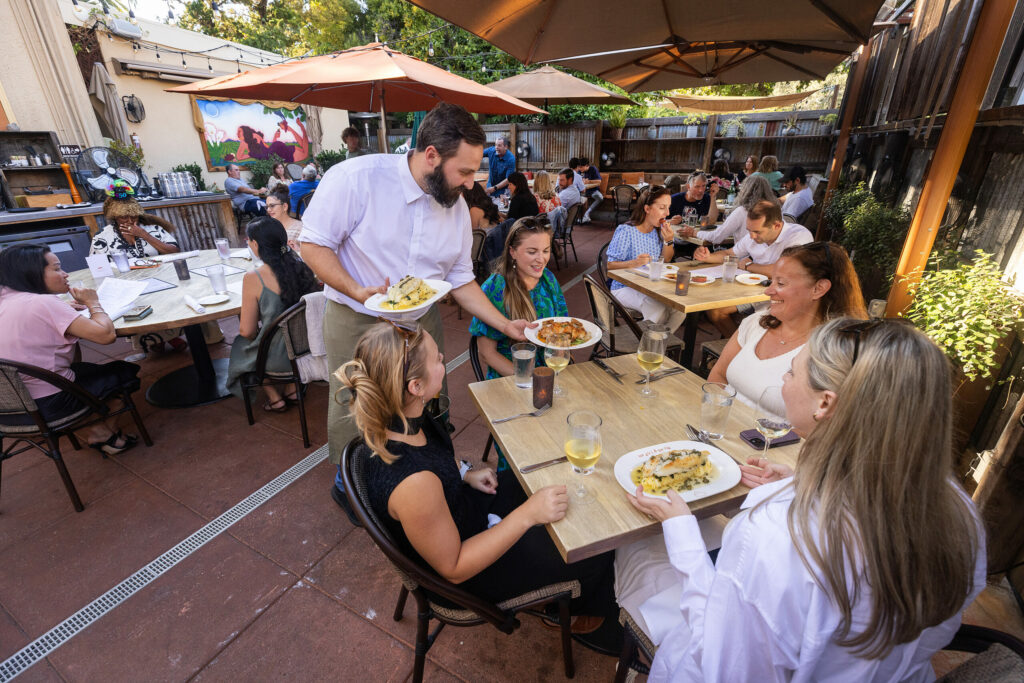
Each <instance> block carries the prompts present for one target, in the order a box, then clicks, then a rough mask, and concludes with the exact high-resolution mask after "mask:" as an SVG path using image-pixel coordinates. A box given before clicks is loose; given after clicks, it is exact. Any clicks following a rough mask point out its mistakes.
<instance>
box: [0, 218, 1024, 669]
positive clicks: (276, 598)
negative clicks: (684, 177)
mask: <svg viewBox="0 0 1024 683" xmlns="http://www.w3.org/2000/svg"><path fill="white" fill-rule="evenodd" d="M610 237H611V228H610V226H608V225H607V224H602V223H594V224H591V225H588V226H583V227H580V228H577V229H576V232H575V241H576V248H577V252H578V254H579V262H578V263H577V262H573V261H572V260H571V259H570V263H569V264H568V265H567V266H566V267H564V268H563V269H562V270H560V271H558V272H557V275H558V277H559V279H560V280H561V281H562V282H567V281H569V280H570V279H572V278H573V277H575V276H576V275H578V274H579V273H581V272H583V271H584V270H586V268H588V267H589V266H590V265H592V264H593V262H594V259H595V257H596V254H597V252H598V250H599V249H600V247H601V246H602V245H603V244H604V243H605V242H607V241H608V240H609V239H610ZM566 298H567V300H568V303H569V309H570V312H571V313H572V314H574V315H579V316H586V317H590V315H589V304H588V302H587V298H586V294H585V291H584V288H583V286H582V285H578V286H576V287H573V288H572V289H570V290H569V291H567V293H566ZM443 320H444V324H445V335H446V349H445V351H446V357H447V359H448V360H451V359H454V358H456V357H457V356H459V354H461V353H462V352H463V351H465V350H466V348H467V344H468V339H469V337H468V333H467V328H468V325H469V320H470V318H469V316H468V314H465V313H463V317H462V319H461V320H460V319H459V318H458V311H457V308H456V307H455V306H446V307H444V310H443ZM221 326H222V328H223V329H224V332H225V335H226V337H227V341H226V342H225V343H221V344H217V345H214V346H212V347H211V352H212V354H213V356H214V357H226V356H227V355H228V353H229V350H230V346H229V342H230V340H231V339H233V338H234V336H235V334H236V333H237V321H235V320H230V319H229V320H224V321H221ZM710 338H712V335H711V334H709V333H708V332H707V331H706V330H704V329H703V328H702V332H701V335H700V337H699V338H698V342H700V341H703V340H705V339H710ZM128 353H130V348H129V346H128V343H127V342H126V341H124V340H119V341H118V342H117V343H115V344H112V345H110V346H105V347H96V346H92V345H85V347H84V348H83V356H84V358H85V359H87V360H93V361H97V362H103V361H105V360H107V359H110V358H121V357H124V356H125V355H126V354H128ZM188 362H190V358H189V355H188V354H187V353H167V354H151V357H150V358H149V359H147V360H146V361H144V362H143V363H142V378H143V390H145V389H146V388H147V387H148V386H149V385H150V384H151V383H152V382H153V381H154V380H155V379H157V378H158V377H160V376H162V375H163V374H165V373H166V372H168V371H170V370H173V369H175V368H177V367H181V366H183V365H185V364H187V363H188ZM448 381H449V387H450V392H451V397H452V409H451V411H452V412H451V414H452V422H453V423H454V424H455V427H456V434H455V444H456V448H457V449H458V450H459V453H460V456H461V457H466V458H468V459H471V460H474V461H479V459H480V456H481V453H482V450H483V446H484V444H485V443H486V440H487V429H486V427H485V426H484V425H483V424H482V423H481V421H480V419H479V417H478V415H477V414H476V410H475V409H474V407H473V404H472V402H471V401H470V399H469V396H468V392H467V389H466V385H467V384H468V383H469V382H471V381H473V375H472V371H471V369H470V367H469V364H468V363H464V364H463V365H461V366H460V367H459V368H457V369H456V370H454V371H453V372H452V373H451V374H450V375H449V378H448ZM327 394H328V392H327V389H326V387H325V386H313V387H311V389H310V392H309V415H310V420H309V429H310V437H311V441H312V443H313V448H312V449H306V448H304V447H303V445H302V441H301V435H300V430H299V423H298V417H297V413H296V412H295V411H294V410H293V411H289V412H288V413H285V414H267V413H264V412H262V411H260V410H257V423H256V425H254V426H252V427H250V426H248V425H247V424H246V421H245V415H244V411H243V409H242V405H241V403H240V402H239V401H237V400H236V399H233V398H232V399H228V400H225V401H222V402H220V403H218V404H215V405H212V406H205V407H200V408H191V409H184V410H160V409H156V408H154V407H153V406H150V405H149V404H148V403H146V402H145V401H144V400H142V399H141V395H140V397H139V398H140V400H139V405H140V407H141V410H142V413H143V415H144V417H145V420H146V424H147V426H148V428H149V430H150V433H151V434H152V436H153V439H154V441H155V445H154V446H153V447H152V448H145V447H143V446H139V447H137V448H136V449H134V450H132V451H129V452H127V453H125V454H123V455H122V456H118V457H114V458H109V459H102V458H100V457H99V456H98V455H96V453H95V452H93V451H91V450H83V451H78V452H76V451H73V450H71V447H70V445H66V448H65V456H66V459H67V463H68V468H69V470H70V471H71V474H72V477H73V478H74V480H75V483H76V486H77V487H78V490H79V493H80V495H81V496H82V499H83V501H84V502H85V505H86V509H85V511H84V512H81V513H75V512H74V511H73V510H72V508H71V504H70V502H69V501H68V499H67V496H66V494H65V492H64V489H63V487H62V486H61V484H60V481H59V478H58V476H57V473H56V471H55V470H54V467H53V465H52V464H50V463H48V462H46V461H45V459H43V458H41V457H37V456H33V455H32V454H28V453H26V454H23V455H20V456H18V457H16V458H14V459H12V460H10V461H8V462H7V463H5V465H4V470H3V487H2V490H3V496H2V498H0V661H2V660H3V659H6V658H7V657H9V656H10V655H12V654H13V653H14V652H16V651H18V650H19V649H21V648H22V647H24V646H25V645H27V644H28V643H29V642H31V641H32V640H33V639H34V638H36V637H38V636H39V635H41V634H42V633H44V632H46V631H47V630H48V629H50V628H51V627H53V626H54V625H56V624H57V623H59V622H60V621H62V620H63V619H65V618H66V617H68V616H69V615H71V614H72V613H74V612H75V611H77V610H78V609H80V608H82V607H83V606H85V605H86V604H88V603H89V602H90V601H92V600H93V599H95V598H97V597H98V596H99V595H101V594H102V593H103V592H105V591H107V590H108V589H110V588H111V587H113V586H115V585H116V584H118V583H119V582H120V581H121V580H123V579H125V578H126V577H128V576H129V575H131V574H132V573H133V572H135V571H136V570H138V569H139V568H140V567H142V566H143V565H145V564H147V563H148V562H150V561H151V560H153V559H154V558H156V557H157V556H159V555H160V554H161V553H163V552H164V551H166V550H168V549H169V548H171V547H172V546H174V545H175V544H176V543H178V542H179V541H180V540H182V539H183V538H185V537H186V536H188V535H189V534H191V533H193V532H194V531H196V530H197V529H199V528H200V527H201V526H203V525H204V524H205V523H207V522H208V521H210V520H211V519H213V518H215V517H216V516H218V515H220V514H221V513H223V512H224V511H225V510H227V509H228V508H230V507H231V506H232V505H234V504H235V503H237V502H238V501H239V500H241V499H243V498H244V497H246V496H247V495H249V494H250V493H252V492H253V491H254V490H256V489H258V488H259V487H260V486H262V485H263V484H265V483H266V482H268V481H270V480H271V479H273V478H274V477H276V476H277V475H279V474H280V473H281V472H283V471H285V470H286V469H288V468H289V467H290V466H292V465H294V464H295V463H296V462H298V461H300V460H301V459H302V458H304V457H305V456H306V455H307V454H308V453H309V452H310V451H311V450H314V449H316V448H317V447H318V446H320V445H321V444H323V443H324V441H325V440H326V428H325V419H324V416H325V413H326V405H327V400H328V396H327ZM491 462H492V463H493V454H492V456H491ZM333 478H334V468H333V467H332V466H330V465H329V464H328V463H321V464H320V465H317V466H316V467H314V468H313V469H312V470H310V471H309V472H308V473H307V474H305V475H304V476H303V477H301V478H300V479H299V480H298V481H296V482H294V483H293V484H291V485H290V486H289V487H287V488H286V489H284V490H283V491H282V492H280V493H279V494H277V495H276V496H275V497H273V498H272V499H271V500H269V501H268V502H267V503H265V504H264V505H262V506H261V507H259V508H257V509H256V510H254V511H253V512H252V513H250V514H249V515H248V516H247V517H245V518H244V519H242V520H241V521H240V522H238V523H237V524H235V525H234V526H233V527H231V528H230V529H228V531H227V532H225V533H223V534H221V535H220V536H218V537H216V538H215V539H214V540H212V541H211V542H209V543H207V544H206V545H204V546H203V547H201V548H199V549H198V550H196V551H195V552H194V553H193V554H192V555H191V556H189V557H187V558H186V559H185V560H183V561H182V562H181V563H179V564H178V565H177V566H175V567H173V568H172V569H170V570H169V571H168V572H167V573H165V574H164V575H163V576H161V577H159V578H157V579H156V580H155V581H153V582H152V583H151V584H149V585H148V586H146V587H145V588H143V589H142V590H140V591H139V592H138V593H136V594H135V595H134V596H132V597H131V598H129V599H128V600H127V601H125V602H124V603H123V604H121V605H120V606H118V607H116V608H115V609H114V610H112V611H111V612H109V613H108V614H107V615H106V616H104V617H102V618H101V619H99V620H98V621H97V622H95V623H94V624H92V625H91V626H89V627H88V628H87V629H85V630H84V631H82V632H81V633H80V634H79V635H77V636H75V637H74V638H72V639H71V640H69V641H68V642H67V643H65V644H64V645H63V646H61V647H60V648H58V649H57V650H56V651H54V652H53V653H52V654H51V655H50V656H49V657H48V658H47V659H46V660H44V661H40V662H39V663H37V664H36V665H35V666H33V667H32V668H31V669H29V670H28V671H26V672H25V673H23V674H22V675H21V677H20V678H19V680H24V681H91V680H109V681H125V680H147V681H184V680H189V679H195V680H202V681H207V680H209V681H221V680H270V679H278V680H279V679H288V680H308V681H313V680H338V679H344V680H388V681H392V680H394V681H401V680H404V679H405V678H406V677H407V675H408V674H409V673H410V671H411V666H412V657H413V651H412V647H413V641H414V628H415V624H414V607H413V605H412V603H411V601H410V604H409V605H407V607H406V610H405V618H404V619H403V620H402V621H400V622H395V621H393V620H392V618H391V613H392V611H393V610H394V605H395V600H396V598H397V596H398V591H399V582H398V579H397V577H396V576H395V574H394V572H393V571H392V570H391V569H390V567H389V566H388V564H387V562H386V561H385V560H384V557H383V556H382V555H381V554H380V553H379V552H378V551H377V550H376V549H375V548H374V547H373V545H372V543H371V542H370V541H369V539H368V537H367V536H366V535H365V534H364V533H363V532H361V531H359V530H356V529H354V528H353V527H352V526H351V525H350V524H349V523H348V521H347V519H346V518H345V516H344V514H343V513H342V512H341V511H340V510H339V509H338V508H337V506H336V505H335V504H334V503H333V501H331V499H330V497H329V495H328V491H329V488H330V486H331V485H332V481H333ZM967 618H968V620H970V621H973V622H976V623H982V624H987V625H992V626H994V627H996V628H1002V629H1005V630H1009V631H1011V632H1014V633H1016V634H1017V635H1019V636H1024V620H1022V619H1021V614H1020V611H1019V610H1018V608H1017V606H1016V605H1015V604H1014V603H1013V600H1012V596H1011V595H1010V593H1009V591H1008V588H1006V587H1005V586H1001V585H996V586H992V587H990V588H989V589H988V590H986V591H985V593H984V594H983V595H982V597H981V598H980V599H979V600H978V601H977V602H976V603H975V604H974V605H972V606H971V608H970V609H969V610H968V613H967ZM574 652H575V659H576V666H577V675H576V680H579V681H607V680H610V679H611V677H612V675H613V671H614V660H613V659H611V658H608V657H604V656H601V655H598V654H596V653H594V652H592V651H590V650H587V649H585V648H583V647H580V646H577V647H576V648H575V649H574ZM527 653H528V654H527ZM524 654H527V656H523V655H524ZM955 663H956V658H955V657H945V656H943V657H941V658H937V659H936V666H937V668H938V669H940V670H945V669H946V668H949V667H950V666H952V665H954V664H955ZM560 678H561V670H560V654H559V646H558V642H557V638H554V637H552V634H551V633H550V632H549V631H546V630H545V629H543V628H542V627H541V626H540V625H539V624H538V623H537V622H536V620H534V619H531V618H529V617H524V619H523V627H522V628H521V629H520V630H519V631H518V632H517V633H515V634H514V635H511V636H505V635H502V634H501V633H499V632H498V631H496V630H495V629H493V628H490V627H487V626H480V627H475V628H471V629H456V628H447V629H445V630H444V631H443V632H442V634H441V636H440V637H439V638H438V641H437V642H436V643H435V645H434V647H433V648H432V649H431V651H430V654H429V661H428V668H427V679H428V680H437V681H444V680H465V681H499V680H559V679H560Z"/></svg>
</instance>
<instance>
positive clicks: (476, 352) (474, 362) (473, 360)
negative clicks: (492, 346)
mask: <svg viewBox="0 0 1024 683" xmlns="http://www.w3.org/2000/svg"><path fill="white" fill-rule="evenodd" d="M479 340H480V338H479V337H470V338H469V366H470V367H471V368H473V376H474V377H476V381H477V382H483V381H484V379H486V377H485V376H484V368H483V366H482V365H480V346H479V343H478V342H479Z"/></svg>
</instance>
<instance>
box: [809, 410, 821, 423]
mask: <svg viewBox="0 0 1024 683" xmlns="http://www.w3.org/2000/svg"><path fill="white" fill-rule="evenodd" d="M811 419H812V420H814V421H815V422H821V413H819V412H817V411H815V412H814V413H811Z"/></svg>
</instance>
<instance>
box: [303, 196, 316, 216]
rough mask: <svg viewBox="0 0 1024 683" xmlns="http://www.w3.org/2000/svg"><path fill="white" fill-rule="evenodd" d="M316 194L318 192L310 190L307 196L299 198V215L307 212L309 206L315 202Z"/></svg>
mask: <svg viewBox="0 0 1024 683" xmlns="http://www.w3.org/2000/svg"><path fill="white" fill-rule="evenodd" d="M315 192H316V190H310V191H309V192H307V193H306V194H304V195H302V196H301V197H299V213H303V212H304V211H305V210H306V207H308V206H309V203H310V202H311V201H313V193H315Z"/></svg>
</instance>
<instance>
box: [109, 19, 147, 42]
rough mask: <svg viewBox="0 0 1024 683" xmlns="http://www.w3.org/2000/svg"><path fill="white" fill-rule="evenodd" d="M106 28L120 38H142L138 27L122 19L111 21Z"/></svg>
mask: <svg viewBox="0 0 1024 683" xmlns="http://www.w3.org/2000/svg"><path fill="white" fill-rule="evenodd" d="M107 26H108V28H110V32H111V33H113V34H114V35H115V36H119V37H121V38H127V39H129V40H138V39H139V38H141V37H142V29H141V28H140V27H139V25H138V24H133V23H132V22H130V21H125V20H124V19H112V20H111V21H110V22H109V23H108V24H107Z"/></svg>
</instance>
